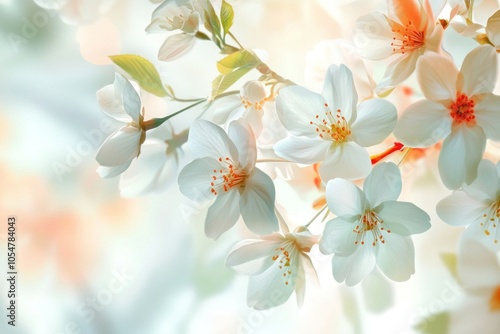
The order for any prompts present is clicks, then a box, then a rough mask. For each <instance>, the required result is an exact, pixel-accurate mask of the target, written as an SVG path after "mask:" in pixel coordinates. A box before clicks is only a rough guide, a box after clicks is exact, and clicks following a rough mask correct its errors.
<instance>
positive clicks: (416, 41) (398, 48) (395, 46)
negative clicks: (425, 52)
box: [391, 21, 425, 54]
mask: <svg viewBox="0 0 500 334" xmlns="http://www.w3.org/2000/svg"><path fill="white" fill-rule="evenodd" d="M391 28H392V29H391V30H392V32H393V34H394V35H393V37H392V40H393V42H392V43H391V47H392V52H393V53H401V54H405V52H408V51H413V50H416V49H419V48H420V47H422V46H423V45H424V41H425V32H424V31H419V29H418V28H417V27H416V26H415V25H414V24H413V23H412V22H411V21H408V24H406V25H402V24H399V23H396V22H394V21H392V23H391Z"/></svg>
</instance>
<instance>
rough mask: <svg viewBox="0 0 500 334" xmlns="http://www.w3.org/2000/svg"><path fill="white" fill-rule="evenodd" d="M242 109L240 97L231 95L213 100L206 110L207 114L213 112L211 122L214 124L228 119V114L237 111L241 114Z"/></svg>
mask: <svg viewBox="0 0 500 334" xmlns="http://www.w3.org/2000/svg"><path fill="white" fill-rule="evenodd" d="M244 109H245V107H244V106H243V104H242V103H241V99H240V97H239V96H237V95H231V96H226V97H224V98H221V99H217V100H215V101H213V102H212V104H211V105H210V107H209V108H208V110H207V114H208V113H211V112H213V114H212V120H213V122H215V123H216V124H223V123H225V122H226V121H227V120H228V118H229V117H230V115H232V114H233V113H237V112H238V111H239V113H240V114H242V113H243V110H244Z"/></svg>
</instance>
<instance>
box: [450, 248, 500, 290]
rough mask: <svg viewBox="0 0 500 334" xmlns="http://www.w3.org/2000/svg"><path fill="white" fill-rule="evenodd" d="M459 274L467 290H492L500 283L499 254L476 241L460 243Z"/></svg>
mask: <svg viewBox="0 0 500 334" xmlns="http://www.w3.org/2000/svg"><path fill="white" fill-rule="evenodd" d="M457 272H458V277H459V278H460V281H461V283H462V284H463V286H464V287H465V288H466V289H478V288H488V289H491V288H493V287H496V286H498V284H499V282H500V265H499V264H498V257H497V254H496V253H495V252H494V251H492V250H491V249H490V248H488V247H486V246H485V245H484V244H482V243H481V242H480V241H478V240H476V239H466V238H463V239H462V240H461V241H460V243H459V247H458V263H457Z"/></svg>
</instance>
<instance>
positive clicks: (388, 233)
mask: <svg viewBox="0 0 500 334" xmlns="http://www.w3.org/2000/svg"><path fill="white" fill-rule="evenodd" d="M400 193H401V174H400V172H399V169H398V167H397V166H396V165H395V164H393V163H381V164H378V165H376V166H375V167H374V168H373V171H372V172H371V174H370V175H369V176H368V177H367V178H366V180H365V182H364V189H363V191H362V190H360V189H359V188H358V187H357V186H356V185H354V184H353V183H351V182H349V181H347V180H344V179H334V180H331V181H329V182H328V184H327V187H326V200H327V203H328V207H329V208H330V210H331V212H332V213H334V214H335V215H336V216H337V217H336V218H334V219H332V220H331V221H329V222H328V223H327V224H326V227H325V230H324V232H323V236H322V238H321V241H320V249H321V251H322V252H323V253H325V254H331V253H335V255H334V257H333V259H332V272H333V277H334V278H335V280H337V282H343V281H344V280H345V282H346V284H347V285H348V286H352V285H356V284H358V283H359V282H361V280H362V279H363V278H364V277H365V276H366V275H367V274H368V273H370V272H371V271H372V270H373V269H374V268H375V265H377V266H378V268H380V270H381V271H382V272H383V273H384V274H385V275H386V276H387V277H388V278H390V279H392V280H394V281H398V282H399V281H405V280H407V279H409V278H410V276H411V275H412V274H413V273H414V272H415V264H414V261H415V259H414V257H415V255H414V252H415V250H414V246H413V242H412V240H411V237H410V235H412V234H416V233H422V232H425V231H427V230H428V229H429V228H430V223H429V220H430V217H429V216H428V215H427V214H426V213H425V212H424V211H423V210H421V209H420V208H418V207H417V206H415V205H414V204H413V203H408V202H398V201H396V200H397V198H398V197H399V195H400Z"/></svg>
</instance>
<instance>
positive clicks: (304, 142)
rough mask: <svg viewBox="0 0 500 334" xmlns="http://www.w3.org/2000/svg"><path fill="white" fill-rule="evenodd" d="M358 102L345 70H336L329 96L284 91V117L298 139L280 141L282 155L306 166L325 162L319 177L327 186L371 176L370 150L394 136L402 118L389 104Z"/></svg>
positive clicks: (280, 107) (280, 102) (326, 90)
mask: <svg viewBox="0 0 500 334" xmlns="http://www.w3.org/2000/svg"><path fill="white" fill-rule="evenodd" d="M357 102H358V95H357V93H356V90H355V88H354V83H353V78H352V73H351V71H350V70H349V69H348V68H347V67H346V66H344V65H340V66H337V65H332V66H330V68H329V69H328V73H327V75H326V79H325V84H324V87H323V96H321V95H319V94H317V93H314V92H311V91H310V90H308V89H306V88H304V87H300V86H291V87H286V88H283V89H281V90H280V93H279V95H278V98H277V99H276V108H277V112H278V116H279V118H280V120H281V122H282V123H283V125H284V126H285V128H286V129H287V130H288V131H289V132H291V133H292V135H293V136H291V137H288V138H285V139H283V140H281V141H279V142H278V143H277V144H276V145H275V150H276V153H277V154H278V155H280V156H281V157H283V158H285V159H288V160H291V161H294V162H297V163H302V164H313V163H317V162H320V161H323V162H322V164H321V166H320V168H319V173H320V175H321V178H322V179H323V181H325V182H326V181H327V180H330V179H333V178H335V177H343V178H346V179H359V178H363V177H366V176H367V175H368V174H369V173H370V170H371V162H370V156H369V155H368V152H367V151H366V149H365V148H364V147H368V146H372V145H375V144H378V143H380V142H382V140H384V139H385V138H386V137H387V136H389V134H390V133H391V131H392V130H393V129H394V125H395V124H396V119H397V113H396V109H395V108H394V106H393V105H392V104H391V103H390V102H387V101H384V100H378V99H373V100H367V101H364V102H362V103H361V104H360V105H359V106H357V107H356V104H357Z"/></svg>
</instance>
